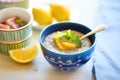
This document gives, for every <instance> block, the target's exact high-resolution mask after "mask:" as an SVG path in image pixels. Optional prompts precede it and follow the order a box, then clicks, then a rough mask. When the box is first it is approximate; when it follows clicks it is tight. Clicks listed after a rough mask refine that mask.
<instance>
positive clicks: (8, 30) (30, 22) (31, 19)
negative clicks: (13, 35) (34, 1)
mask: <svg viewBox="0 0 120 80" xmlns="http://www.w3.org/2000/svg"><path fill="white" fill-rule="evenodd" d="M9 9H18V10H21V11H24V12H26V13H28V14H29V15H30V20H29V22H28V23H27V24H26V25H24V26H22V27H20V28H17V29H0V31H5V32H11V31H19V30H21V29H24V28H26V27H28V26H29V25H30V24H32V21H33V16H32V13H31V12H29V11H28V10H27V9H25V8H21V7H9V8H5V9H2V10H0V12H3V11H6V10H9Z"/></svg>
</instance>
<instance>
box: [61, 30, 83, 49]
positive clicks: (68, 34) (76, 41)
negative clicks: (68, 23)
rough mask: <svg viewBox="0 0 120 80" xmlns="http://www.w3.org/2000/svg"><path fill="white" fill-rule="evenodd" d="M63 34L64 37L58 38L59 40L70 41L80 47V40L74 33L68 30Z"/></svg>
mask: <svg viewBox="0 0 120 80" xmlns="http://www.w3.org/2000/svg"><path fill="white" fill-rule="evenodd" d="M65 33H66V34H65V35H63V36H61V37H60V39H61V40H71V41H72V42H73V43H74V44H75V45H76V46H78V47H81V46H82V43H81V40H80V39H79V37H78V36H77V35H76V34H75V33H73V32H71V31H70V30H66V32H65Z"/></svg>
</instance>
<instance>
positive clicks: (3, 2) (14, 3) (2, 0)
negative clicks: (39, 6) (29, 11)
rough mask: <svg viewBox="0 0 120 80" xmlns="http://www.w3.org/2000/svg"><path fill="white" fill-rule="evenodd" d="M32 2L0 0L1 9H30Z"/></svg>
mask: <svg viewBox="0 0 120 80" xmlns="http://www.w3.org/2000/svg"><path fill="white" fill-rule="evenodd" d="M29 1H30V0H0V9H4V8H8V7H22V8H28V7H29Z"/></svg>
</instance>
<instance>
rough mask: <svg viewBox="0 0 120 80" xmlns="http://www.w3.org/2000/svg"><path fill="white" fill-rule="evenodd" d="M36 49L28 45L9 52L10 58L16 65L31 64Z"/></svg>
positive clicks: (36, 51) (34, 46)
mask: <svg viewBox="0 0 120 80" xmlns="http://www.w3.org/2000/svg"><path fill="white" fill-rule="evenodd" d="M37 53H38V48H37V46H36V45H30V46H27V47H24V48H21V49H14V50H10V51H9V54H10V57H11V58H12V59H13V60H14V61H16V62H18V63H28V62H31V61H32V60H33V59H34V58H35V57H36V55H37Z"/></svg>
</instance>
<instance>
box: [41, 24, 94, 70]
mask: <svg viewBox="0 0 120 80" xmlns="http://www.w3.org/2000/svg"><path fill="white" fill-rule="evenodd" d="M68 29H71V30H75V31H78V32H81V33H84V34H86V33H88V32H90V31H91V29H89V28H88V27H87V26H85V25H82V24H79V23H75V22H60V23H56V24H52V25H49V26H47V27H46V28H44V29H43V30H42V32H41V33H40V37H39V42H40V44H41V49H42V51H43V55H44V57H45V59H46V60H47V61H48V62H49V63H50V64H51V65H52V66H54V67H55V68H57V69H60V70H62V71H72V70H76V69H78V68H79V67H80V66H81V65H83V64H85V63H87V62H88V61H89V60H90V58H91V57H92V52H93V51H94V48H95V34H93V35H91V36H89V39H90V41H91V43H92V45H91V46H90V47H89V48H88V49H86V50H84V51H82V52H76V53H72V54H62V53H59V52H55V51H52V50H50V49H48V48H47V47H46V46H45V45H44V39H45V37H46V36H47V35H49V34H51V33H53V32H56V31H61V30H68Z"/></svg>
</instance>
